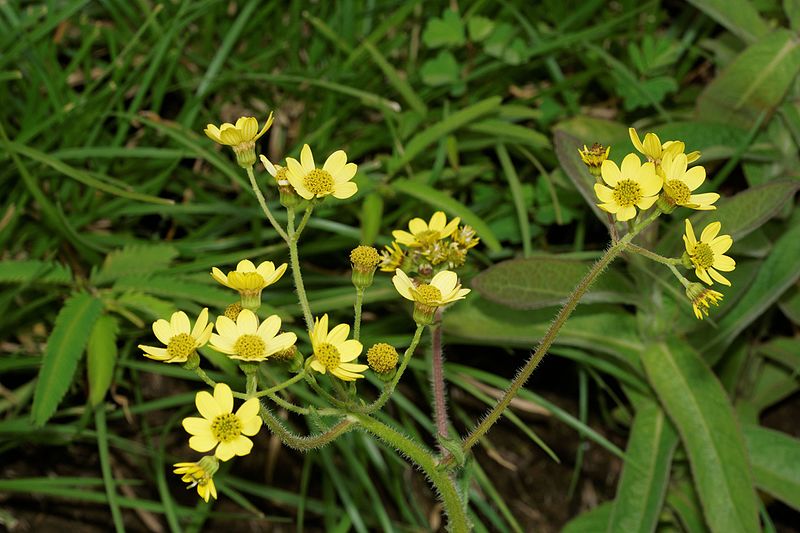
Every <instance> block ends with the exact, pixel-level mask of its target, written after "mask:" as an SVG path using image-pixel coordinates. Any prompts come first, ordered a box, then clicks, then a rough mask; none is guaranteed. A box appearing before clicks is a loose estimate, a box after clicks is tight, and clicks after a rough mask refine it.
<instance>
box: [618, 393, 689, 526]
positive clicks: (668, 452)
mask: <svg viewBox="0 0 800 533" xmlns="http://www.w3.org/2000/svg"><path fill="white" fill-rule="evenodd" d="M677 444H678V434H677V433H676V432H675V429H674V428H673V426H672V423H671V422H670V421H669V419H668V418H667V417H666V415H665V414H664V411H662V410H661V407H660V406H658V405H657V404H655V403H653V402H651V401H649V400H644V401H643V404H642V405H641V406H640V407H639V408H638V409H637V411H636V418H634V420H633V427H632V428H631V436H630V437H629V439H628V447H627V448H626V450H625V457H626V458H627V460H626V463H625V466H624V467H623V469H622V477H621V478H620V481H619V486H618V488H617V496H616V498H614V507H613V509H612V511H611V518H610V519H609V522H608V531H609V532H612V533H613V532H616V531H625V532H630V533H635V532H639V531H641V532H651V531H655V529H656V524H657V523H658V518H659V515H660V514H661V506H662V505H663V503H664V496H665V494H666V490H667V483H668V482H669V473H670V468H671V465H672V454H673V452H674V451H675V447H676V446H677ZM628 461H632V462H633V463H634V464H636V465H640V466H642V467H644V470H643V471H642V470H640V469H637V468H634V467H633V466H632V464H630V463H629V462H628Z"/></svg>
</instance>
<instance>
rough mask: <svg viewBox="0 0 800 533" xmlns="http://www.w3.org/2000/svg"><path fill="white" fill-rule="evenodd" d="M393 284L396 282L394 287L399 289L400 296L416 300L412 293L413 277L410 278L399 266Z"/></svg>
mask: <svg viewBox="0 0 800 533" xmlns="http://www.w3.org/2000/svg"><path fill="white" fill-rule="evenodd" d="M392 284H394V288H395V289H397V292H399V293H400V296H402V297H403V298H405V299H406V300H412V301H413V300H414V296H413V295H412V294H411V288H412V287H413V286H414V284H413V283H412V282H411V279H409V277H408V276H407V275H406V273H405V272H403V271H402V270H400V269H399V268H398V269H396V270H395V271H394V276H393V277H392Z"/></svg>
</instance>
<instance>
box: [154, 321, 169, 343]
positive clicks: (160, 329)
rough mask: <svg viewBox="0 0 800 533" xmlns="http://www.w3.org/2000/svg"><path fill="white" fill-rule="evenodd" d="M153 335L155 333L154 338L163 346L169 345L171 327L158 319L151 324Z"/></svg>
mask: <svg viewBox="0 0 800 533" xmlns="http://www.w3.org/2000/svg"><path fill="white" fill-rule="evenodd" d="M153 333H155V335H156V338H158V340H160V341H161V342H163V343H164V344H169V340H170V339H171V338H172V336H173V333H172V326H170V324H169V322H167V321H166V320H164V319H163V318H159V319H158V320H156V321H155V322H153Z"/></svg>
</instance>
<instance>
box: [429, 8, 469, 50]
mask: <svg viewBox="0 0 800 533" xmlns="http://www.w3.org/2000/svg"><path fill="white" fill-rule="evenodd" d="M422 42H424V43H425V46H427V47H428V48H440V47H442V46H461V45H462V44H464V43H465V42H466V37H465V36H464V23H463V22H462V21H461V17H460V16H459V15H458V13H457V12H456V11H453V10H452V9H447V10H445V12H444V13H442V18H438V17H434V18H432V19H430V20H428V23H427V24H426V25H425V30H424V31H423V32H422Z"/></svg>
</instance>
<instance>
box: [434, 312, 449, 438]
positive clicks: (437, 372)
mask: <svg viewBox="0 0 800 533" xmlns="http://www.w3.org/2000/svg"><path fill="white" fill-rule="evenodd" d="M430 329H431V392H432V394H433V418H434V420H435V421H436V434H437V437H438V438H444V439H446V438H447V436H448V431H447V398H446V396H445V390H444V389H445V386H444V354H443V353H442V309H441V308H439V309H437V310H436V314H435V315H434V319H433V324H431V326H430Z"/></svg>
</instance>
